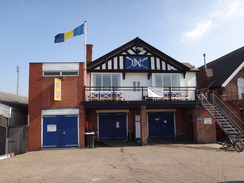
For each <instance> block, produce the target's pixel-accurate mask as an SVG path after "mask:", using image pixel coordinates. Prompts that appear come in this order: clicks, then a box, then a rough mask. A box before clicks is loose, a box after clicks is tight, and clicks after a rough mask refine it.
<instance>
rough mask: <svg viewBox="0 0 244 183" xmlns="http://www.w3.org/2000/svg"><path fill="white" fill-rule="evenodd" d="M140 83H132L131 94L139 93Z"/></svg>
mask: <svg viewBox="0 0 244 183" xmlns="http://www.w3.org/2000/svg"><path fill="white" fill-rule="evenodd" d="M140 86H141V83H140V81H133V92H137V91H140Z"/></svg>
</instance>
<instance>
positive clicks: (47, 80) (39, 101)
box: [28, 63, 85, 150]
mask: <svg viewBox="0 0 244 183" xmlns="http://www.w3.org/2000/svg"><path fill="white" fill-rule="evenodd" d="M84 84H85V77H84V63H80V71H79V76H66V77H62V87H61V88H62V99H61V101H54V77H42V63H31V64H30V75H29V128H28V150H38V149H40V148H41V110H42V109H43V108H70V107H79V108H80V115H79V127H80V129H79V130H80V134H79V135H80V139H79V140H80V146H81V147H83V146H84V121H85V110H84V109H83V108H82V106H81V105H80V102H81V101H82V100H84Z"/></svg>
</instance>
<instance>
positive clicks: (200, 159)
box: [0, 143, 244, 183]
mask: <svg viewBox="0 0 244 183" xmlns="http://www.w3.org/2000/svg"><path fill="white" fill-rule="evenodd" d="M0 182H4V183H5V182H9V183H15V182H18V183H26V182H32V183H33V182H45V183H54V182H58V183H64V182H65V183H66V182H69V183H72V182H88V183H89V182H92V183H93V182H94V183H101V182H103V183H113V182H116V183H123V182H126V183H138V182H139V183H140V182H141V183H147V182H148V183H156V182H166V183H167V182H172V183H181V182H182V183H194V182H197V183H198V182H199V183H208V182H233V183H234V182H235V183H237V182H244V152H241V153H238V152H236V151H234V149H228V150H223V149H220V145H219V144H181V143H175V144H154V145H148V146H123V147H97V148H94V149H88V148H83V149H79V148H77V149H59V150H41V151H33V152H28V153H25V154H22V155H17V156H15V157H13V158H9V159H5V160H1V161H0Z"/></svg>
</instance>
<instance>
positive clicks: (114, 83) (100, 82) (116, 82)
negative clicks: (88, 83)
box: [93, 74, 120, 91]
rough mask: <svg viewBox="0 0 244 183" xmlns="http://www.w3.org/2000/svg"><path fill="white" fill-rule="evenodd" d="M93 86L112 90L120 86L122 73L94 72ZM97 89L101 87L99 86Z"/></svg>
mask: <svg viewBox="0 0 244 183" xmlns="http://www.w3.org/2000/svg"><path fill="white" fill-rule="evenodd" d="M93 86H95V87H101V88H102V90H106V91H108V90H112V88H113V87H119V86H120V74H93ZM115 89H116V88H115ZM97 90H100V89H99V88H97Z"/></svg>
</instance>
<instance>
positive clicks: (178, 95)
mask: <svg viewBox="0 0 244 183" xmlns="http://www.w3.org/2000/svg"><path fill="white" fill-rule="evenodd" d="M195 98H196V87H163V88H162V87H92V86H85V100H86V101H188V100H189V101H194V100H195Z"/></svg>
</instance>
